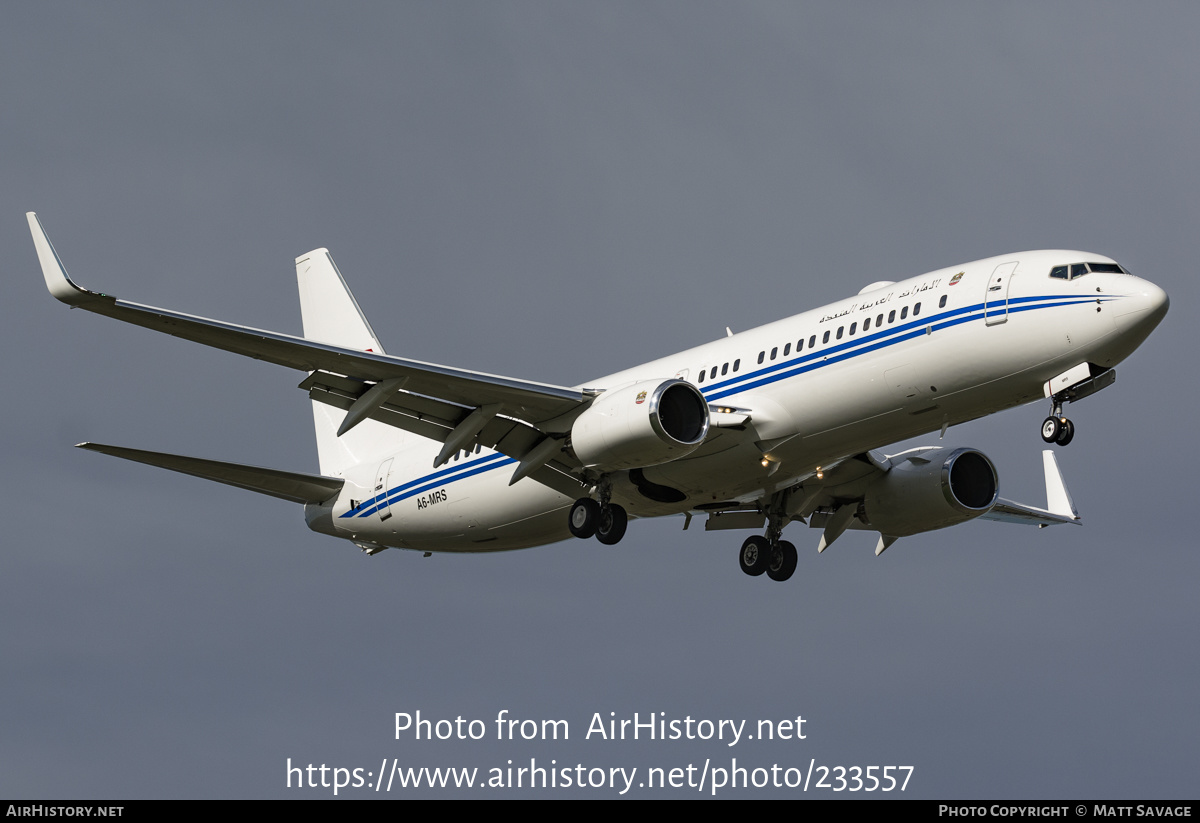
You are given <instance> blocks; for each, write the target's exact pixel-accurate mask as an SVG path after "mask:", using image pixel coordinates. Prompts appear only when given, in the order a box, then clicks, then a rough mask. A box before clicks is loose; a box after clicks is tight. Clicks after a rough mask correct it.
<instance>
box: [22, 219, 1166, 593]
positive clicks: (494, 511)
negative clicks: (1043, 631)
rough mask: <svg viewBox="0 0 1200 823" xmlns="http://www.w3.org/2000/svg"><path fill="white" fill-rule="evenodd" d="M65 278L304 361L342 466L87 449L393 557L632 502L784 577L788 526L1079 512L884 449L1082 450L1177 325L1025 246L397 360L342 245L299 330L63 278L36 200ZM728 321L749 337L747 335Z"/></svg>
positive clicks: (633, 512) (308, 278) (1051, 489)
mask: <svg viewBox="0 0 1200 823" xmlns="http://www.w3.org/2000/svg"><path fill="white" fill-rule="evenodd" d="M27 217H28V219H29V227H30V230H31V232H32V233H33V240H34V245H35V246H36V247H37V254H38V259H39V261H40V263H41V267H42V273H43V275H44V277H45V280H46V285H47V287H48V288H49V290H50V293H51V294H52V295H53V296H54V297H56V298H57V299H59V300H61V301H62V302H64V303H67V304H68V305H70V306H73V307H77V308H82V309H86V310H88V311H92V312H95V313H97V314H103V315H106V316H109V317H113V318H116V319H118V320H123V321H125V322H127V323H133V324H135V325H139V326H145V327H146V328H150V329H154V330H157V331H162V332H166V333H168V334H172V335H175V336H176V337H182V338H184V339H187V340H192V341H195V342H197V343H203V344H205V345H207V346H213V347H216V348H219V349H225V350H226V351H232V352H235V353H237V354H243V355H247V356H250V357H255V358H257V359H259V360H266V361H269V362H272V363H276V364H279V365H282V366H288V367H291V368H294V369H299V370H300V371H303V372H306V373H307V377H306V378H305V379H304V380H303V381H302V382H301V383H300V388H301V389H304V390H305V391H306V392H307V393H308V395H309V397H310V398H311V400H312V406H313V416H314V419H315V423H316V435H317V452H318V456H319V459H320V468H321V473H320V474H319V475H314V474H302V473H297V472H287V471H279V470H275V469H266V468H258V467H254V466H245V465H241V464H235V463H225V462H220V461H214V460H202V459H199V458H194V457H183V456H180V455H172V454H165V453H160V452H149V451H141V450H138V449H129V448H124V447H118V446H106V445H102V444H98V443H81V444H79V445H80V447H81V448H85V449H89V450H91V451H98V452H103V453H105V454H110V455H113V456H116V457H121V458H125V459H128V460H134V461H137V462H141V463H147V464H150V465H153V466H159V467H161V468H166V469H171V470H173V471H178V472H183V473H185V474H191V475H195V476H198V477H203V478H206V479H209V480H216V481H218V482H221V483H227V484H230V485H233V486H239V487H241V488H243V489H249V490H251V491H256V492H261V493H263V494H267V495H272V496H274V497H279V498H283V499H285V500H291V501H294V502H297V503H303V504H304V515H305V520H306V521H307V523H308V526H309V528H311V529H312V530H314V531H317V532H321V533H323V534H328V535H332V536H334V537H340V538H344V539H347V540H350V541H351V542H353V543H354V544H355V545H357V546H359V547H360V548H361V549H363V550H364V551H366V552H368V553H370V554H375V553H376V552H379V551H382V550H383V549H385V548H388V547H396V548H402V549H412V550H417V551H422V552H425V553H426V556H428V555H429V554H430V553H432V552H484V551H501V550H506V549H519V548H526V547H530V546H537V545H542V544H546V543H551V542H554V541H558V540H562V539H564V538H566V537H569V536H571V535H574V536H575V537H579V538H589V537H592V536H593V535H594V536H595V537H596V538H597V539H598V540H600V542H602V543H607V544H614V543H617V542H618V541H620V539H621V538H622V536H623V535H624V534H625V529H626V524H627V520H628V518H629V517H659V516H663V515H684V516H685V520H684V528H685V529H686V528H687V527H688V525H689V524H690V522H691V520H692V518H693V517H694V516H695V515H697V514H703V515H706V516H707V521H706V524H705V527H706V529H748V530H755V531H759V530H761V531H762V532H763V534H762V535H761V536H760V535H758V534H755V535H753V536H751V537H749V538H748V539H747V540H746V541H745V542H744V543H743V544H742V547H741V550H740V552H739V555H738V556H739V562H740V565H741V568H742V570H743V571H744V572H746V573H747V574H750V575H759V574H762V573H763V572H766V573H767V575H768V576H769V577H771V578H772V579H774V580H786V579H788V578H789V577H790V576H791V575H792V573H793V572H794V571H795V568H796V563H797V556H796V549H795V547H794V546H793V545H792V544H791V543H789V542H787V541H785V540H781V539H780V536H781V534H782V532H783V529H784V527H785V526H786V525H787V524H789V523H790V522H792V521H799V522H801V523H807V525H808V526H810V527H814V528H819V529H821V530H822V534H821V537H820V541H819V544H818V551H824V549H825V548H826V547H827V546H829V545H830V544H831V543H833V542H834V541H835V540H836V539H837V538H838V537H839V536H840V535H842V534H843V533H844V532H845V531H846V529H848V528H856V529H868V530H872V531H875V532H878V533H879V541H878V544H877V546H876V549H875V553H876V554H879V553H881V552H882V551H883V550H884V549H886V548H887V547H888V546H890V545H891V544H892V543H893V542H894V541H895V540H896V539H897V538H899V537H906V536H909V535H914V534H919V533H921V532H926V531H931V530H934V529H940V528H944V527H946V526H951V525H955V524H957V523H962V522H965V521H968V520H971V519H973V518H976V517H979V518H985V519H991V520H1004V521H1012V522H1019V523H1027V524H1034V525H1038V526H1047V525H1055V524H1060V523H1078V522H1079V516H1078V514H1077V512H1076V510H1075V507H1074V505H1073V503H1072V501H1071V498H1070V495H1069V494H1068V492H1067V490H1066V487H1065V485H1064V483H1063V481H1062V477H1061V475H1060V473H1059V471H1058V467H1057V464H1056V462H1055V460H1054V455H1053V453H1052V452H1051V451H1045V452H1044V454H1043V466H1044V471H1045V479H1046V497H1047V503H1046V507H1045V508H1037V507H1033V506H1027V505H1023V504H1019V503H1013V502H1011V501H1008V500H1004V499H1002V498H1000V497H999V494H998V491H999V484H998V480H997V475H996V469H995V467H994V466H993V464H992V462H991V461H990V460H989V459H988V458H987V457H986V456H985V455H983V454H982V453H981V452H979V451H977V450H974V449H967V448H958V449H946V448H942V447H938V446H927V447H922V448H917V449H910V450H908V451H904V452H902V453H900V454H895V455H890V456H888V455H884V454H882V453H879V452H876V451H873V450H874V449H878V448H881V447H883V446H886V445H887V444H888V443H894V442H896V441H899V440H903V439H907V438H910V437H914V436H918V435H922V434H926V433H929V432H935V431H939V430H940V432H941V435H942V436H944V435H945V432H946V429H947V428H948V427H949V426H953V425H956V424H958V423H963V422H965V421H968V420H974V419H976V418H979V417H983V416H985V415H988V414H992V413H993V412H997V411H1000V410H1002V409H1006V408H1010V407H1013V406H1019V405H1022V404H1025V403H1030V402H1034V401H1036V400H1038V399H1042V400H1048V401H1049V404H1050V415H1049V416H1048V417H1047V418H1046V419H1045V421H1044V422H1043V424H1042V439H1043V440H1045V441H1046V442H1047V443H1057V444H1059V445H1062V446H1065V445H1066V444H1067V443H1069V442H1070V441H1071V439H1072V438H1073V437H1074V434H1075V427H1074V425H1073V424H1072V423H1071V421H1070V420H1068V419H1067V418H1066V417H1064V416H1063V413H1062V407H1063V405H1064V404H1065V403H1067V402H1071V401H1076V400H1080V399H1082V398H1084V397H1087V396H1088V395H1091V394H1093V393H1095V392H1097V391H1099V390H1100V389H1103V388H1105V387H1107V386H1109V385H1111V384H1112V382H1113V380H1114V379H1115V376H1116V373H1115V372H1114V370H1113V367H1114V366H1115V365H1116V364H1117V363H1119V362H1121V361H1122V360H1124V359H1125V358H1126V357H1128V356H1129V354H1130V353H1132V352H1133V351H1134V349H1136V348H1137V347H1138V346H1139V345H1140V344H1141V343H1142V341H1143V340H1145V339H1146V337H1147V336H1148V335H1149V334H1150V332H1151V331H1152V330H1153V329H1154V328H1155V327H1156V326H1157V325H1158V324H1159V322H1160V321H1161V320H1162V319H1163V317H1164V316H1165V315H1166V312H1167V307H1168V302H1169V301H1168V299H1167V295H1166V293H1164V292H1163V290H1162V289H1160V288H1158V287H1157V286H1155V285H1154V284H1152V283H1149V282H1147V281H1145V280H1142V279H1139V278H1137V277H1134V276H1132V275H1130V274H1129V273H1127V272H1126V271H1125V269H1124V268H1123V267H1122V266H1121V265H1119V264H1118V263H1116V262H1115V261H1113V260H1111V259H1109V258H1107V257H1104V256H1102V255H1097V254H1092V253H1089V252H1079V251H1028V252H1021V253H1019V254H1010V255H1004V256H1001V257H992V258H988V259H986V260H978V261H975V262H973V263H966V264H964V265H961V266H953V267H951V268H948V269H942V270H939V271H934V272H930V273H928V274H923V275H921V276H919V277H914V278H912V279H909V280H904V281H901V282H892V281H879V282H876V283H872V284H870V285H869V286H867V287H865V288H864V289H863V290H862V291H860V292H859V293H858V294H857V295H854V296H853V297H848V298H846V299H845V300H841V301H839V302H837V303H833V304H831V305H828V306H824V307H822V308H819V309H814V310H813V311H809V312H805V313H803V314H798V315H796V316H794V317H789V318H787V319H785V320H779V321H777V322H774V323H770V324H768V325H765V326H761V327H759V328H757V329H752V330H750V331H746V332H742V333H740V334H733V333H732V332H730V333H729V334H728V336H726V337H724V338H721V339H719V340H717V341H715V342H712V343H707V344H705V345H702V346H698V347H696V348H692V349H688V350H687V351H683V352H680V353H678V354H673V355H670V356H668V357H663V358H660V359H658V360H652V361H650V362H649V363H646V364H644V365H641V366H637V367H636V368H632V369H627V370H625V371H622V372H618V373H616V374H612V375H608V376H607V377H601V378H598V379H596V380H592V381H588V382H586V383H583V384H580V385H578V386H574V387H566V386H552V385H547V384H544V383H534V382H530V381H526V380H517V379H513V378H508V377H499V376H496V375H490V374H482V373H479V372H472V371H466V370H463V369H457V368H451V367H448V366H439V365H434V364H430V363H422V362H418V361H415V360H407V359H404V358H400V357H394V356H391V355H388V354H385V353H384V350H383V347H382V346H381V345H380V343H379V340H378V339H377V338H376V336H375V333H374V331H372V329H371V325H370V323H368V322H367V319H366V317H365V316H364V315H363V313H362V310H361V309H360V308H359V306H358V303H357V302H356V301H355V299H354V297H353V295H352V294H351V293H350V290H349V289H348V288H347V287H346V284H345V281H344V280H343V279H342V276H341V274H340V273H339V272H338V270H337V268H336V267H335V266H334V263H333V259H332V258H331V257H330V256H329V253H328V252H327V251H326V250H325V249H317V250H315V251H312V252H309V253H308V254H306V255H304V256H302V257H300V258H297V260H296V274H297V278H298V280H299V286H300V304H301V313H302V316H303V323H304V337H303V338H299V337H293V336H290V335H286V334H278V333H275V332H269V331H260V330H258V329H252V328H246V327H243V326H235V325H231V324H228V323H222V322H220V321H217V320H208V319H205V318H202V317H194V316H191V315H186V314H180V313H177V312H173V311H167V310H164V309H157V308H152V307H149V306H143V305H139V304H137V303H129V302H126V301H124V300H119V299H117V298H115V297H112V296H110V295H106V294H101V293H98V292H92V291H88V290H86V289H83V288H81V287H79V286H78V285H76V284H75V283H74V282H73V281H72V280H71V279H70V278H69V277H68V275H67V272H66V269H65V267H64V266H63V264H62V261H61V260H60V259H59V257H58V254H57V252H55V250H54V247H53V246H52V245H51V244H50V241H49V239H48V238H47V237H46V233H45V231H44V229H43V228H42V225H41V223H40V221H39V220H38V218H37V216H36V215H35V214H34V213H33V212H30V213H29V214H28V215H27ZM727 331H728V330H727Z"/></svg>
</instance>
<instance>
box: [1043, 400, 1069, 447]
mask: <svg viewBox="0 0 1200 823" xmlns="http://www.w3.org/2000/svg"><path fill="white" fill-rule="evenodd" d="M1042 439H1043V440H1045V441H1046V442H1047V443H1057V444H1058V445H1060V446H1065V445H1067V444H1068V443H1070V442H1071V441H1072V440H1073V439H1075V424H1074V423H1072V422H1071V421H1070V420H1068V419H1067V418H1065V417H1063V413H1062V400H1061V398H1059V397H1058V395H1055V396H1054V397H1053V398H1052V399H1051V407H1050V416H1049V417H1047V418H1046V419H1045V420H1043V421H1042Z"/></svg>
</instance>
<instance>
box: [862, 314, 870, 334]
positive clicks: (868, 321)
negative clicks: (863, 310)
mask: <svg viewBox="0 0 1200 823" xmlns="http://www.w3.org/2000/svg"><path fill="white" fill-rule="evenodd" d="M869 328H871V318H869V317H868V318H867V319H866V320H864V321H863V331H866V330H867V329H869Z"/></svg>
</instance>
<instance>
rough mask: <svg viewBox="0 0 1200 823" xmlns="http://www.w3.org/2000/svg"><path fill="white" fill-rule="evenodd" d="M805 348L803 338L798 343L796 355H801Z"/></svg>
mask: <svg viewBox="0 0 1200 823" xmlns="http://www.w3.org/2000/svg"><path fill="white" fill-rule="evenodd" d="M803 348H804V338H803V337H801V338H800V339H799V340H797V341H796V354H799V353H800V350H801V349H803Z"/></svg>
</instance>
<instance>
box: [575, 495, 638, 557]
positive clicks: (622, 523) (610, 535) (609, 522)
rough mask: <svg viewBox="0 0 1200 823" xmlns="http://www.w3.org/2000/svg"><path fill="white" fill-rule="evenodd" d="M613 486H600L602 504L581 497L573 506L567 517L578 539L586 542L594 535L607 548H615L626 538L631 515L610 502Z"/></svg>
mask: <svg viewBox="0 0 1200 823" xmlns="http://www.w3.org/2000/svg"><path fill="white" fill-rule="evenodd" d="M611 498H612V485H611V484H610V483H601V484H600V502H596V501H595V500H593V499H592V498H590V497H581V498H579V499H578V500H576V501H575V504H574V505H573V506H571V513H570V514H569V515H567V528H568V529H570V530H571V534H573V535H575V536H576V537H582V538H584V539H585V540H586V539H587V538H589V537H591V536H592V535H595V536H596V539H597V540H599V541H600V542H601V543H603V544H605V545H606V546H615V545H616V544H617V543H620V542H621V538H622V537H624V536H625V528H626V527H627V526H628V525H629V515H628V514H626V512H625V509H624V508H623V507H622V506H618V505H617V504H616V503H613V502H610V501H611Z"/></svg>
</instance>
